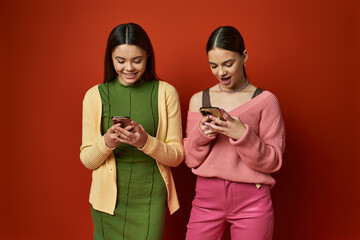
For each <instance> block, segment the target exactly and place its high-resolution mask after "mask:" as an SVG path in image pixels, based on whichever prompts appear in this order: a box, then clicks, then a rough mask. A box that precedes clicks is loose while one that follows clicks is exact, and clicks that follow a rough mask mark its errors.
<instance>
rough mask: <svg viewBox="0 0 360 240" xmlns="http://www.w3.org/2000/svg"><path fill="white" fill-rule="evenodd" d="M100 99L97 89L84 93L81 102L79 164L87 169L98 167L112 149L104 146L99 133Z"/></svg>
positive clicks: (102, 138)
mask: <svg viewBox="0 0 360 240" xmlns="http://www.w3.org/2000/svg"><path fill="white" fill-rule="evenodd" d="M100 122H101V99H100V94H99V91H98V87H97V86H94V87H93V88H91V89H89V91H87V92H86V94H85V97H84V100H83V119H82V144H81V147H80V159H81V162H82V163H83V164H84V165H85V167H87V168H88V169H91V170H94V169H96V168H98V167H100V166H101V165H102V164H103V163H104V161H105V159H106V158H107V157H108V156H109V155H110V154H111V153H112V151H113V150H114V148H109V147H107V146H106V144H105V140H104V137H103V136H101V132H100Z"/></svg>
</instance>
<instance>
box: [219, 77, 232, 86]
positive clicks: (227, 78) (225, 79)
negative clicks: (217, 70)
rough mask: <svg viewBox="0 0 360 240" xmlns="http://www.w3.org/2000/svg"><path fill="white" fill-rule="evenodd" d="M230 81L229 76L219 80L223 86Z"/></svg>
mask: <svg viewBox="0 0 360 240" xmlns="http://www.w3.org/2000/svg"><path fill="white" fill-rule="evenodd" d="M230 79H231V76H230V77H222V78H220V80H221V83H222V84H224V85H227V84H229V83H230Z"/></svg>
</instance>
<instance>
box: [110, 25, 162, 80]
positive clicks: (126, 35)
mask: <svg viewBox="0 0 360 240" xmlns="http://www.w3.org/2000/svg"><path fill="white" fill-rule="evenodd" d="M121 44H129V45H135V46H138V47H140V48H141V49H143V50H144V51H145V52H146V53H147V57H148V59H147V63H146V69H145V72H144V74H143V79H144V80H147V81H151V80H154V79H159V78H158V77H157V75H156V71H155V57H154V50H153V47H152V45H151V42H150V38H149V36H148V35H147V34H146V32H145V30H144V29H143V28H142V27H140V26H139V25H137V24H135V23H126V24H121V25H119V26H117V27H115V28H114V29H113V30H112V31H111V33H110V35H109V38H108V41H107V45H106V51H105V69H104V83H106V82H110V81H112V80H114V79H115V78H116V77H117V73H116V71H115V69H114V66H113V61H112V53H113V51H114V49H115V48H116V47H117V46H119V45H121Z"/></svg>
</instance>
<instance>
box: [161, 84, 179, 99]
mask: <svg viewBox="0 0 360 240" xmlns="http://www.w3.org/2000/svg"><path fill="white" fill-rule="evenodd" d="M159 94H166V95H170V96H176V97H178V92H177V90H176V89H175V87H174V86H173V85H171V84H170V83H167V82H164V81H162V80H159Z"/></svg>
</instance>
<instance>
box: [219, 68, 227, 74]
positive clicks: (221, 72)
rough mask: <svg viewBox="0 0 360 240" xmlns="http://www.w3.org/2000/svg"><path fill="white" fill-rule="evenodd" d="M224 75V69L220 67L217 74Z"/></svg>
mask: <svg viewBox="0 0 360 240" xmlns="http://www.w3.org/2000/svg"><path fill="white" fill-rule="evenodd" d="M225 75H226V70H225V69H224V68H222V67H220V68H219V76H225Z"/></svg>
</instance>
